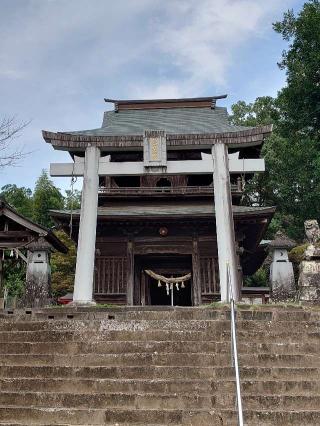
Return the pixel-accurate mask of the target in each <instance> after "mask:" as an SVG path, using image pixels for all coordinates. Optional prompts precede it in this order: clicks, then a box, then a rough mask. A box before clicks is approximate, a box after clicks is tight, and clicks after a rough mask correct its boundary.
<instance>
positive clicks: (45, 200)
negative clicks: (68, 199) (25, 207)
mask: <svg viewBox="0 0 320 426" xmlns="http://www.w3.org/2000/svg"><path fill="white" fill-rule="evenodd" d="M63 207H64V198H63V195H62V194H61V192H60V191H59V189H58V188H57V187H56V186H55V185H54V184H53V182H52V181H51V180H50V179H49V177H48V174H47V172H46V171H45V170H42V173H41V175H40V177H39V178H38V180H37V182H36V186H35V190H34V194H33V209H34V211H33V218H34V220H35V221H36V222H37V223H40V224H41V225H44V226H47V227H52V226H53V222H52V219H51V217H50V214H49V210H50V209H58V210H59V209H63Z"/></svg>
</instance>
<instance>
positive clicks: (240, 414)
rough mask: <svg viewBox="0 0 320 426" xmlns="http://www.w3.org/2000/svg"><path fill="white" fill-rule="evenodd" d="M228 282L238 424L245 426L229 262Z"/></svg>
mask: <svg viewBox="0 0 320 426" xmlns="http://www.w3.org/2000/svg"><path fill="white" fill-rule="evenodd" d="M227 284H228V291H229V301H230V311H231V321H230V322H231V362H232V366H233V367H234V371H235V375H236V397H237V409H238V426H243V424H244V423H243V410H242V398H241V386H240V373H239V362H238V348H237V327H236V319H235V317H236V314H235V301H234V296H233V288H232V283H231V277H230V268H229V264H227Z"/></svg>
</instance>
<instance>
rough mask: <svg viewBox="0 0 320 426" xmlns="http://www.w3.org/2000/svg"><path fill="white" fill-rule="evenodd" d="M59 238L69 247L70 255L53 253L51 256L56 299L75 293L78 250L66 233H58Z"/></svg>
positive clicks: (52, 282)
mask: <svg viewBox="0 0 320 426" xmlns="http://www.w3.org/2000/svg"><path fill="white" fill-rule="evenodd" d="M55 234H56V235H57V237H58V238H59V239H60V240H61V241H62V242H63V243H64V244H65V245H66V246H67V247H68V253H67V254H62V253H59V252H57V253H53V254H52V256H51V268H52V275H51V288H52V294H53V296H54V297H59V296H63V295H65V294H66V293H69V292H72V291H73V283H74V275H75V268H76V258H77V249H76V245H75V243H74V242H73V241H72V240H71V239H70V238H69V237H68V236H67V234H66V233H65V232H64V231H56V232H55Z"/></svg>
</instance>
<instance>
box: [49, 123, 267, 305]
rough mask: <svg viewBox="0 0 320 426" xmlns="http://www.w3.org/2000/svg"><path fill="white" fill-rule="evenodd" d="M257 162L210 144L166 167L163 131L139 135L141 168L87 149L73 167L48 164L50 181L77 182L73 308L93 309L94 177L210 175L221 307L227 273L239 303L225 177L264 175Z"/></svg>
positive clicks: (96, 187)
mask: <svg viewBox="0 0 320 426" xmlns="http://www.w3.org/2000/svg"><path fill="white" fill-rule="evenodd" d="M264 170H265V164H264V160H263V159H238V158H237V157H236V156H234V155H230V156H229V157H228V147H227V145H226V144H225V143H223V142H222V141H214V143H213V145H212V150H211V155H209V154H205V155H204V156H203V159H202V160H187V161H167V148H166V135H165V133H164V132H163V131H160V130H159V131H145V134H144V160H143V162H111V161H110V156H107V157H101V152H100V148H99V147H97V146H95V145H94V144H88V145H87V146H86V148H85V157H84V158H83V157H81V158H80V157H75V161H74V163H60V164H59V163H53V164H51V165H50V175H51V176H60V177H61V176H64V177H66V176H70V177H71V176H83V188H82V202H81V213H80V226H79V237H78V249H77V263H76V274H75V283H74V293H73V302H74V304H80V305H82V304H93V303H95V302H94V301H93V298H92V294H93V274H94V258H95V244H96V226H97V209H98V190H99V176H135V175H144V174H150V173H152V174H161V175H165V174H167V175H180V174H182V175H185V174H206V173H207V174H208V173H213V185H214V199H215V202H214V206H215V219H216V233H217V246H218V257H219V275H220V292H221V301H223V302H227V301H229V290H228V288H227V279H228V277H227V274H228V272H227V269H228V268H229V273H230V281H231V285H232V289H233V295H234V297H235V298H236V300H238V299H239V297H240V285H239V283H238V273H237V258H236V245H235V233H234V222H233V213H232V201H231V186H230V173H256V172H264Z"/></svg>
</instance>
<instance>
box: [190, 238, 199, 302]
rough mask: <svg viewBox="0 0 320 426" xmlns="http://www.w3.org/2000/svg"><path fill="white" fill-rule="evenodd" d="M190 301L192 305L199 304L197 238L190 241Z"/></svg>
mask: <svg viewBox="0 0 320 426" xmlns="http://www.w3.org/2000/svg"><path fill="white" fill-rule="evenodd" d="M192 299H193V305H194V306H198V305H200V304H201V282H200V256H199V245H198V240H197V238H195V237H194V238H193V240H192Z"/></svg>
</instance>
